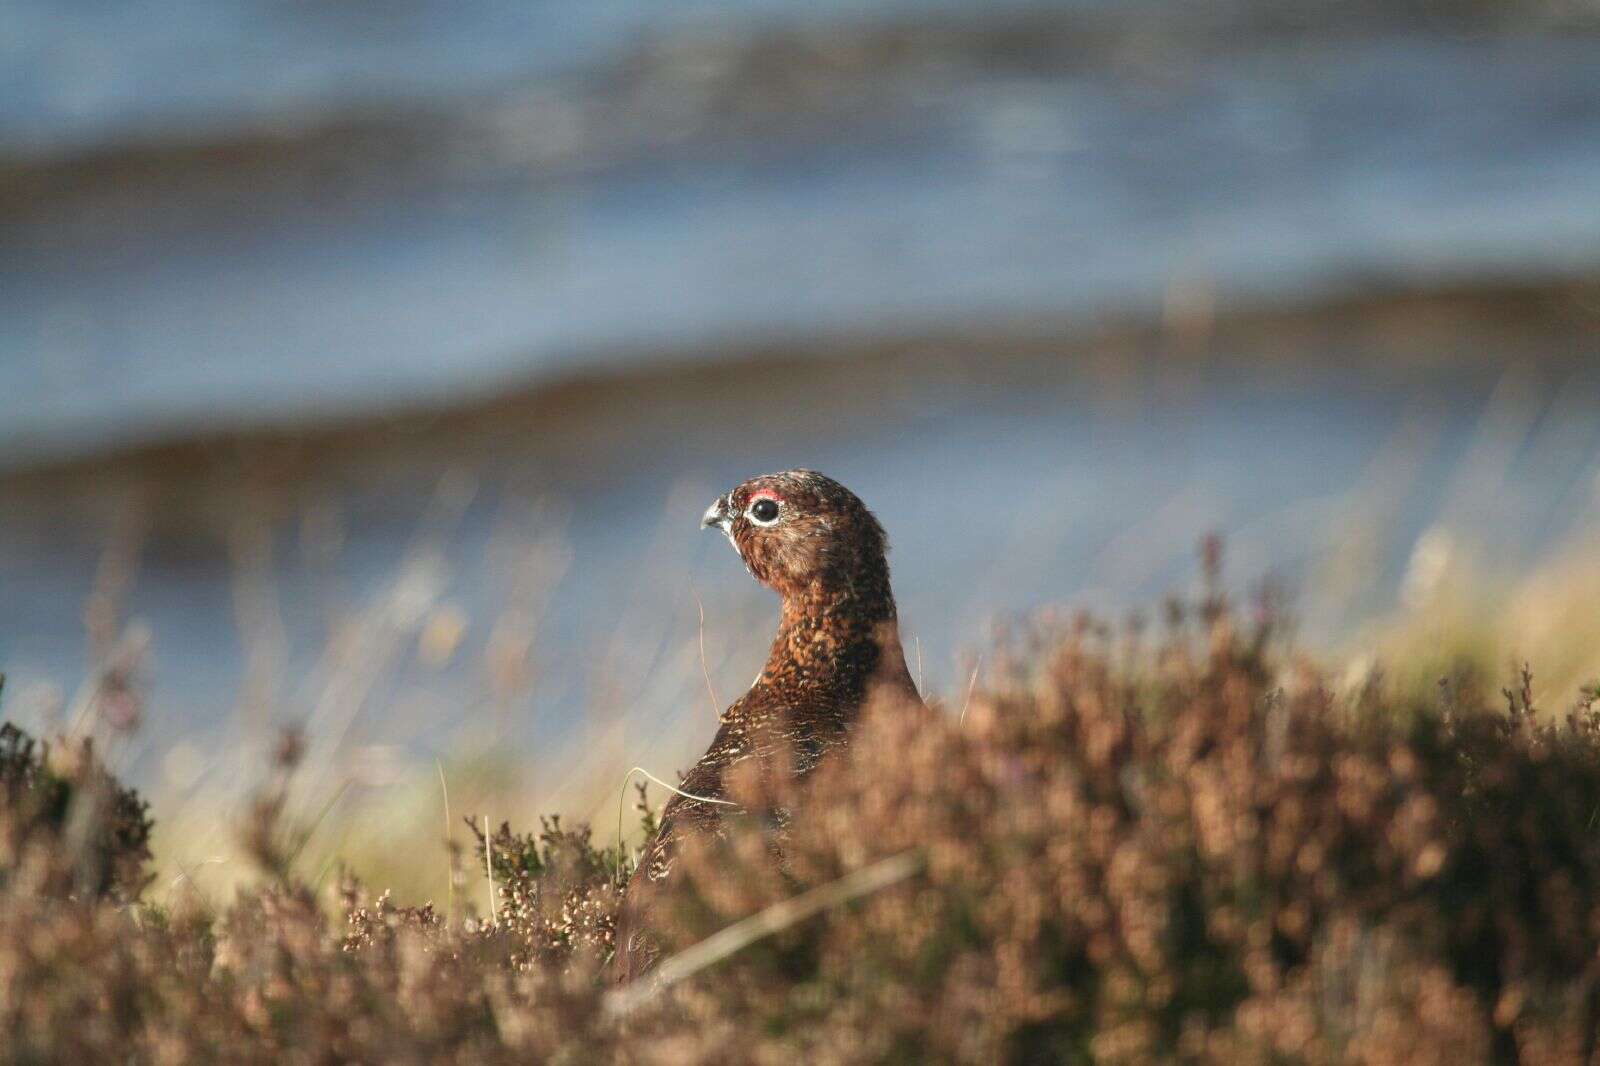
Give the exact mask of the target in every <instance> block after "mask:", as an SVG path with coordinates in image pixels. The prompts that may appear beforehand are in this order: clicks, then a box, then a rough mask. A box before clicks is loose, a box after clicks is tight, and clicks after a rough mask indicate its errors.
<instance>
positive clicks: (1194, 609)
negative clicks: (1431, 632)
mask: <svg viewBox="0 0 1600 1066" xmlns="http://www.w3.org/2000/svg"><path fill="white" fill-rule="evenodd" d="M1246 615H1248V620H1247V619H1246V617H1245V616H1246ZM1280 630H1281V626H1280V622H1279V618H1278V616H1277V613H1276V611H1275V610H1274V609H1273V607H1272V605H1271V604H1262V605H1261V606H1260V608H1259V609H1256V610H1253V611H1250V612H1239V611H1235V610H1233V609H1232V608H1231V607H1230V605H1229V604H1228V603H1227V602H1226V601H1225V599H1224V598H1223V597H1222V596H1221V595H1220V594H1219V593H1216V592H1211V593H1208V594H1207V595H1206V596H1204V597H1203V598H1202V600H1201V602H1200V603H1198V604H1195V605H1190V606H1187V607H1179V606H1174V608H1173V609H1172V610H1171V611H1169V617H1168V618H1167V621H1166V623H1165V626H1164V628H1163V630H1162V631H1161V632H1160V633H1158V634H1151V633H1148V632H1143V631H1140V630H1138V629H1136V628H1130V629H1129V630H1127V631H1125V632H1113V631H1110V630H1107V629H1104V628H1102V627H1098V626H1096V625H1095V624H1093V623H1092V622H1089V621H1087V620H1081V619H1080V620H1074V621H1072V622H1070V623H1060V624H1055V625H1045V624H1038V625H1035V626H1033V627H1032V628H1030V629H1028V630H1027V631H1025V632H1019V633H1017V634H1015V635H1013V636H1010V637H1007V638H1005V639H1003V640H1002V642H1001V644H1000V645H999V646H997V647H994V648H993V649H991V650H990V651H989V652H987V653H986V655H987V661H988V662H990V663H991V664H993V665H992V666H991V667H990V668H988V669H987V670H986V678H987V680H986V681H985V682H984V684H983V685H982V686H980V687H979V688H978V690H977V691H976V693H975V694H974V695H973V696H972V697H971V699H970V703H968V702H967V694H966V692H965V690H964V689H963V691H962V692H961V693H959V694H957V698H958V699H959V700H960V701H961V704H958V705H957V706H954V707H950V708H945V709H944V712H946V713H941V712H940V711H937V710H936V711H934V712H929V713H926V714H923V713H911V712H907V711H905V710H895V709H890V708H877V709H874V710H873V711H872V712H871V713H869V714H868V715H867V717H866V718H865V720H864V721H863V722H862V724H861V727H860V730H859V734H858V737H857V740H856V742H855V744H854V745H853V747H852V749H851V750H850V752H849V753H848V754H847V755H845V756H844V757H841V758H838V759H836V760H834V761H832V762H830V763H825V764H824V765H823V767H821V768H820V769H819V770H818V772H817V773H816V774H815V775H814V776H813V777H812V779H811V780H810V781H809V782H808V783H807V784H806V785H804V786H803V791H786V790H785V786H782V785H779V786H774V785H773V784H772V783H771V782H770V781H767V782H756V781H751V782H746V783H744V785H743V787H741V788H736V791H735V795H736V796H737V797H738V798H739V799H740V801H741V804H742V806H743V808H744V810H745V811H746V812H747V818H746V819H745V822H746V823H747V824H742V825H736V827H735V830H734V831H733V832H732V833H731V834H730V835H729V836H728V838H726V839H718V840H704V841H693V842H691V844H690V846H688V847H687V848H686V849H685V852H684V855H683V857H682V859H681V860H680V866H679V868H678V870H679V873H680V874H681V876H679V877H678V878H677V879H676V884H675V887H674V888H673V889H672V890H671V892H670V905H669V906H667V907H666V908H664V913H663V915H662V919H661V923H660V928H659V930H658V934H659V936H660V938H661V940H662V942H663V944H664V946H665V948H666V951H665V953H664V956H663V958H664V962H663V964H662V965H661V967H660V968H659V969H658V970H657V971H656V975H655V980H653V981H647V982H645V983H643V984H640V985H636V986H633V987H632V988H630V989H629V990H627V991H626V992H620V993H619V992H618V991H616V990H614V989H612V988H611V987H610V985H609V983H608V982H607V980H606V974H605V964H606V961H607V957H608V955H609V952H610V950H611V936H612V928H613V921H614V917H615V914H616V910H617V906H618V902H619V900H620V898H621V893H622V890H623V889H624V888H625V885H626V880H627V876H628V872H629V870H628V862H629V855H627V854H621V853H619V852H618V851H617V850H615V848H613V847H610V846H608V843H607V842H608V841H609V840H610V839H611V836H610V832H609V831H607V830H606V829H604V828H601V829H600V830H599V831H598V832H597V834H596V836H595V837H592V836H591V834H590V832H589V830H588V829H587V828H584V827H576V828H568V827H564V826H563V825H562V824H561V823H560V822H559V821H557V820H554V819H552V820H550V821H548V822H546V823H544V824H543V825H542V827H541V828H540V830H539V831H537V832H535V833H533V834H531V835H522V834H518V833H516V832H514V831H513V830H512V828H511V827H510V826H509V825H504V824H502V825H501V826H500V827H499V828H498V829H496V830H495V831H494V832H493V833H491V834H487V835H486V834H485V833H484V832H482V831H481V827H482V822H481V819H477V818H469V819H468V821H469V824H471V825H473V826H475V827H477V828H475V830H474V832H475V835H476V836H477V852H476V854H475V855H472V854H460V855H452V856H451V860H450V864H451V867H452V869H453V870H454V879H453V887H452V890H451V894H450V898H449V899H447V900H443V901H436V902H437V903H438V904H440V905H441V906H442V908H443V909H442V910H441V909H440V907H436V906H433V905H429V906H423V907H403V906H399V905H397V904H396V903H394V902H393V901H392V900H391V899H390V898H389V897H388V896H387V895H382V896H378V897H376V898H372V897H371V896H370V895H369V894H368V893H367V892H366V891H365V890H364V889H363V888H362V887H361V886H359V885H357V884H354V883H352V882H350V881H348V880H346V881H344V882H343V883H340V884H338V885H336V886H333V887H331V888H330V889H329V890H328V891H327V892H326V893H322V894H319V892H318V891H317V890H316V889H315V888H314V887H313V886H311V885H309V884H307V883H305V881H304V880H303V879H302V878H300V877H299V876H298V875H297V874H295V873H294V872H293V871H294V862H293V858H294V851H295V849H296V847H297V842H298V841H301V840H303V839H304V833H305V829H304V827H301V828H299V829H297V830H291V829H290V828H289V827H287V826H285V825H284V824H283V823H284V821H285V819H284V816H283V811H284V809H285V804H284V796H285V794H286V792H287V790H288V789H290V788H291V787H292V783H293V776H292V772H291V771H292V769H293V766H294V760H295V758H296V757H297V755H298V745H296V744H293V743H290V744H286V745H284V746H283V748H282V749H281V750H280V752H279V753H278V763H277V767H276V770H275V771H274V774H273V775H272V777H271V779H270V780H269V782H268V783H267V785H266V786H264V788H263V789H262V791H261V793H260V794H259V796H258V797H257V800H256V802H255V803H254V804H253V805H252V806H251V808H250V810H249V812H248V815H247V817H246V818H245V819H244V823H245V824H244V825H243V826H242V827H241V833H242V835H243V837H244V839H245V840H246V841H247V844H248V848H247V850H248V851H249V853H250V854H252V855H253V856H255V858H256V862H257V864H258V866H259V868H260V870H261V877H260V878H259V879H258V882H257V883H256V884H255V885H254V886H253V887H250V888H247V889H244V890H241V891H240V893H239V895H238V897H237V898H236V899H235V900H234V901H233V902H232V903H231V904H230V905H228V906H227V907H225V908H223V909H222V910H221V911H220V913H214V912H213V911H211V910H210V909H209V908H207V907H205V906H202V905H201V903H200V901H199V900H198V898H191V897H190V896H183V895H179V896H177V897H175V899H176V902H174V903H173V904H172V905H170V906H169V907H165V908H162V907H158V906H156V905H154V904H153V903H149V902H138V901H137V900H135V899H133V897H132V893H131V892H130V891H128V889H129V887H130V886H135V887H136V886H137V884H138V883H139V875H137V873H136V872H134V871H133V870H132V868H137V867H139V866H140V865H141V864H142V863H143V861H144V858H145V857H146V853H145V852H144V850H143V849H144V843H145V838H146V836H147V835H148V831H149V823H148V821H146V820H144V818H143V808H142V806H141V805H140V804H139V803H138V801H137V797H135V796H133V795H132V794H131V793H127V792H124V791H122V790H120V789H117V788H116V787H115V786H114V785H110V784H109V783H108V782H109V779H107V778H105V777H104V775H103V772H101V771H98V770H91V769H89V767H91V766H92V760H90V759H87V758H85V759H81V760H77V761H75V762H72V765H71V766H68V767H66V768H64V769H59V768H56V767H55V766H54V763H55V761H56V760H55V759H54V758H52V757H51V755H52V754H53V752H54V751H55V750H56V749H52V751H51V753H47V752H45V751H44V749H43V748H42V747H40V746H37V745H33V744H31V743H30V742H28V741H27V740H26V739H24V738H21V737H18V736H16V735H15V734H7V737H8V738H10V739H8V740H7V741H6V745H7V746H6V747H5V748H4V751H5V753H6V754H5V757H4V760H3V765H4V767H5V769H4V776H3V780H5V781H6V782H7V783H8V787H7V790H6V791H5V793H4V795H5V797H6V804H7V806H6V809H5V811H4V812H3V813H0V825H3V826H4V831H3V833H0V842H4V846H5V848H6V850H5V851H4V853H3V856H0V858H3V866H0V870H3V871H4V876H3V884H0V1026H3V1027H4V1031H5V1032H6V1034H7V1040H6V1041H5V1042H4V1046H3V1047H0V1058H3V1059H4V1060H6V1061H15V1062H45V1061H113V1060H115V1061H124V1062H129V1061H131V1062H144V1061H150V1062H211V1061H230V1062H255V1061H259V1062H281V1061H307V1062H309V1061H330V1062H435V1061H438V1062H462V1063H467V1062H473V1063H477V1062H499V1061H506V1062H512V1061H516V1062H525V1061H557V1062H562V1061H570V1062H596V1061H628V1062H633V1061H642V1062H653V1061H663V1062H666V1061H670V1062H682V1061H699V1060H713V1061H739V1062H746V1061H756V1062H792V1061H831V1062H866V1061H874V1062H876V1061H895V1062H927V1061H972V1062H995V1061H1010V1062H1033V1061H1065V1062H1088V1061H1096V1062H1100V1061H1104V1062H1128V1063H1146V1062H1153V1061H1206V1062H1230V1063H1232V1062H1263V1063H1265V1062H1291V1063H1298V1062H1305V1063H1322V1062H1328V1063H1331V1062H1346V1061H1356V1062H1371V1063H1417V1062H1440V1063H1446V1062H1448V1063H1450V1064H1451V1066H1461V1064H1464V1063H1473V1062H1491V1061H1521V1062H1531V1063H1558V1062H1561V1063H1564V1062H1576V1061H1587V1060H1588V1059H1589V1058H1590V1057H1591V1056H1592V1054H1593V1053H1594V1051H1595V1046H1596V1038H1597V1035H1600V892H1597V889H1600V713H1597V712H1596V710H1594V709H1593V708H1592V707H1591V706H1590V703H1591V702H1592V700H1591V698H1590V696H1585V695H1582V694H1579V693H1576V692H1575V693H1574V694H1573V696H1572V700H1573V702H1572V703H1571V705H1570V706H1560V707H1541V706H1540V705H1539V704H1540V697H1539V696H1538V695H1537V694H1536V691H1535V689H1534V686H1533V682H1532V679H1531V677H1529V676H1528V675H1526V674H1525V673H1524V674H1522V675H1521V676H1519V677H1517V678H1516V679H1515V680H1514V681H1513V683H1512V684H1511V686H1510V688H1509V689H1508V690H1506V691H1499V690H1496V689H1495V688H1493V687H1492V686H1485V685H1483V684H1481V683H1479V682H1477V681H1476V680H1475V677H1476V676H1477V674H1476V673H1475V672H1473V671H1459V672H1458V673H1457V674H1456V675H1455V676H1453V678H1452V680H1451V683H1450V684H1448V685H1445V686H1442V687H1437V690H1436V691H1430V692H1427V693H1426V694H1424V695H1419V694H1418V690H1417V688H1416V687H1414V686H1398V685H1395V684H1393V683H1390V682H1385V681H1384V680H1383V679H1382V677H1381V675H1380V674H1379V672H1377V671H1372V672H1370V673H1368V674H1367V675H1364V677H1363V679H1362V681H1361V683H1360V684H1354V685H1351V684H1348V683H1342V684H1339V685H1335V684H1333V683H1331V682H1329V681H1327V680H1325V679H1324V677H1323V676H1322V675H1321V673H1320V672H1319V671H1318V669H1317V668H1316V667H1315V666H1314V665H1312V664H1311V663H1309V662H1308V661H1306V659H1305V658H1304V657H1303V656H1302V655H1298V654H1296V653H1294V652H1292V651H1291V650H1289V649H1288V648H1287V646H1286V645H1285V643H1284V642H1283V641H1282V640H1281V639H1280V636H1279V633H1280ZM90 780H95V781H100V782H101V784H100V785H97V786H95V787H93V788H89V787H85V782H88V781H90ZM774 787H776V788H778V791H777V792H776V793H774V792H773V791H771V790H772V789H773V788H774ZM34 795H42V796H45V797H47V802H44V803H42V804H40V803H38V802H35V800H33V799H30V798H29V797H30V796H34ZM95 795H99V796H100V797H102V799H101V800H97V801H91V799H90V797H92V796H95ZM108 796H109V797H115V798H116V800H115V802H104V801H103V800H104V798H105V797H108ZM640 805H641V807H643V806H644V804H643V802H642V794H641V804H640ZM777 809H786V810H790V811H792V812H793V816H792V817H791V818H788V819H785V820H779V822H781V824H783V826H784V828H783V830H782V837H781V847H780V848H779V849H777V851H776V852H775V849H774V846H773V845H774V840H773V838H772V836H771V832H772V830H771V826H773V825H774V824H778V823H775V820H774V818H773V817H772V812H773V811H774V810H777ZM41 812H48V813H41ZM644 818H645V820H646V828H647V829H648V827H649V818H650V814H649V811H648V809H647V808H646V809H645V810H644ZM82 826H93V827H95V831H94V832H87V831H85V830H84V829H82V828H76V829H75V828H74V827H82ZM18 841H21V842H24V843H20V844H19V843H16V842H18ZM89 854H95V855H98V856H99V858H98V859H96V860H95V865H94V867H93V868H98V869H110V868H117V869H120V870H122V874H121V875H119V877H117V878H112V879H110V880H105V879H101V880H100V881H97V882H93V883H92V889H93V890H90V891H86V890H85V886H86V885H89V884H90V883H89V882H85V881H84V880H83V879H82V878H81V876H79V875H78V874H77V873H76V871H81V870H82V869H84V868H85V856H86V855H89ZM779 854H781V858H779V857H776V856H777V855H779ZM27 870H37V871H39V872H38V873H36V874H32V875H30V876H27V877H24V876H21V874H22V873H23V872H24V871H27ZM486 872H487V873H489V874H491V875H492V877H490V878H488V879H486V877H485V873H486ZM130 878H131V879H130ZM339 915H343V918H342V920H341V919H340V918H339V917H338V916H339Z"/></svg>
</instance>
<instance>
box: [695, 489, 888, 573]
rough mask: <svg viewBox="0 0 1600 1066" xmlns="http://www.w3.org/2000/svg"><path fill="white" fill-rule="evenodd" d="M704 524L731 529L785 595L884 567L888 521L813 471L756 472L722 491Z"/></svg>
mask: <svg viewBox="0 0 1600 1066" xmlns="http://www.w3.org/2000/svg"><path fill="white" fill-rule="evenodd" d="M701 524H702V525H703V526H705V527H706V528H712V527H715V528H717V529H720V530H722V531H723V532H724V533H726V534H727V536H728V540H729V542H730V543H732V545H733V548H734V550H735V551H737V552H738V553H739V557H740V558H741V559H743V560H744V564H745V566H746V567H747V568H748V569H749V571H750V573H751V574H752V575H753V576H754V577H755V579H756V580H757V581H759V582H761V583H762V584H763V585H766V586H767V587H768V588H771V589H773V590H775V591H777V592H778V593H780V594H782V595H785V596H787V595H790V594H792V593H797V592H800V591H801V590H804V589H808V588H815V587H818V586H821V587H823V588H827V587H828V586H830V585H832V586H840V587H842V586H847V585H849V584H851V583H853V582H855V581H856V580H857V579H858V578H859V577H862V576H865V575H867V574H872V575H876V574H878V573H879V572H883V571H885V570H886V567H887V564H886V563H885V561H884V553H885V550H886V543H885V537H884V533H883V527H882V526H880V525H879V524H878V520H877V519H876V518H874V517H873V515H872V512H871V511H869V510H867V508H866V505H865V504H863V503H862V502H861V500H860V499H858V498H857V497H856V494H855V493H853V492H851V491H850V490H849V489H847V488H845V487H844V486H843V485H841V484H839V483H838V482H837V481H834V480H833V479H832V478H828V477H824V476H823V475H821V474H818V473H815V472H813V471H810V470H789V471H785V472H784V473H781V474H763V475H761V476H760V477H753V478H751V479H750V480H749V481H746V482H744V483H743V484H741V485H739V486H738V487H736V488H734V489H732V490H731V491H729V492H727V493H724V494H723V495H721V496H719V497H717V499H716V502H714V503H712V505H711V506H710V507H708V508H706V513H705V516H704V519H703V520H702V523H701ZM885 576H886V575H885Z"/></svg>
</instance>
